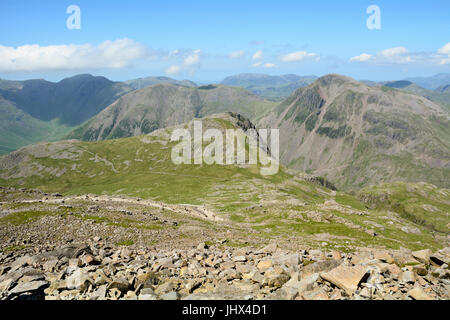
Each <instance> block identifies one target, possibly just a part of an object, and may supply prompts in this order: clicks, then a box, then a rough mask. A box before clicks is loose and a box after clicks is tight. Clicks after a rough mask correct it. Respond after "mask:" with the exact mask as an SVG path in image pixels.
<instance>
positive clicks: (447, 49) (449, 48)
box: [438, 42, 450, 64]
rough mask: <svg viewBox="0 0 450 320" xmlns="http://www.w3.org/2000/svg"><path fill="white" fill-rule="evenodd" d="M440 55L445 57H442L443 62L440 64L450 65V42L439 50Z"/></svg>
mask: <svg viewBox="0 0 450 320" xmlns="http://www.w3.org/2000/svg"><path fill="white" fill-rule="evenodd" d="M438 54H440V55H443V57H441V61H439V64H450V42H449V43H447V44H445V45H444V46H443V47H442V48H440V49H439V50H438ZM445 56H447V57H445Z"/></svg>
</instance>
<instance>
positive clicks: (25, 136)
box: [0, 74, 133, 154]
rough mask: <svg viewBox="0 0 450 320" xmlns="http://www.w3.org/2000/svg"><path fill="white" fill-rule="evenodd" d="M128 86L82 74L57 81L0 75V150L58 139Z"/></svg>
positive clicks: (128, 89)
mask: <svg viewBox="0 0 450 320" xmlns="http://www.w3.org/2000/svg"><path fill="white" fill-rule="evenodd" d="M131 90H133V89H132V88H131V87H129V86H127V85H125V84H122V83H120V82H113V81H110V80H108V79H106V78H104V77H94V76H91V75H86V74H84V75H78V76H74V77H71V78H67V79H64V80H61V81H60V82H57V83H54V82H49V81H46V80H43V79H37V80H26V81H9V80H3V79H0V113H1V115H2V116H1V118H0V133H1V137H0V154H5V153H8V152H11V151H13V150H16V149H18V148H20V147H23V146H26V145H28V144H32V143H36V142H39V141H53V140H58V139H61V138H63V137H64V136H65V135H66V134H67V133H68V132H69V131H71V130H72V129H73V128H74V126H76V125H79V124H81V123H83V122H84V121H85V120H87V119H89V118H91V117H92V116H94V115H96V114H97V113H98V112H100V111H101V110H103V109H104V108H105V107H107V106H108V105H109V104H111V103H112V102H113V101H115V100H116V99H117V98H118V97H120V96H121V95H123V94H125V93H127V92H129V91H131Z"/></svg>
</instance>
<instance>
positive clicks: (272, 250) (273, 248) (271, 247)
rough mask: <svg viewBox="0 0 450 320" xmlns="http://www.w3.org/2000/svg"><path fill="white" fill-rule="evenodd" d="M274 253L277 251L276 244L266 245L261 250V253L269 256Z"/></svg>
mask: <svg viewBox="0 0 450 320" xmlns="http://www.w3.org/2000/svg"><path fill="white" fill-rule="evenodd" d="M275 251H277V244H276V243H274V242H273V243H271V244H268V245H267V246H265V247H264V248H263V249H262V252H264V253H271V254H273V253H275Z"/></svg>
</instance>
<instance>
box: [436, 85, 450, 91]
mask: <svg viewBox="0 0 450 320" xmlns="http://www.w3.org/2000/svg"><path fill="white" fill-rule="evenodd" d="M436 91H439V92H444V93H445V92H448V93H450V84H447V85H445V86H441V87H439V88H437V89H436Z"/></svg>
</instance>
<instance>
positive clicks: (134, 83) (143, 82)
mask: <svg viewBox="0 0 450 320" xmlns="http://www.w3.org/2000/svg"><path fill="white" fill-rule="evenodd" d="M124 83H125V84H126V85H128V86H130V87H132V88H133V89H142V88H145V87H149V86H152V85H154V84H161V83H170V84H175V85H180V86H184V87H196V86H197V84H196V83H195V82H192V81H190V80H175V79H172V78H169V77H146V78H138V79H133V80H128V81H125V82H124Z"/></svg>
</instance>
